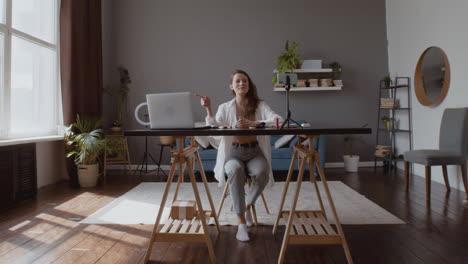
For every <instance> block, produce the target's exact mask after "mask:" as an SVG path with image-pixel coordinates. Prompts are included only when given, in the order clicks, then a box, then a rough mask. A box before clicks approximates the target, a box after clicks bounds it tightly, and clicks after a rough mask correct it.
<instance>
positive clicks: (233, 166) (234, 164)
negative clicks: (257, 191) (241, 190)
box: [224, 159, 245, 177]
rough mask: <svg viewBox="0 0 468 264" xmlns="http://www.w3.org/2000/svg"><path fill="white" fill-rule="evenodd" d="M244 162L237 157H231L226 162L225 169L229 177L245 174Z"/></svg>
mask: <svg viewBox="0 0 468 264" xmlns="http://www.w3.org/2000/svg"><path fill="white" fill-rule="evenodd" d="M244 170H245V167H244V163H243V162H242V161H240V160H237V159H230V160H228V161H226V163H225V164H224V171H225V172H226V174H227V175H228V177H232V176H241V175H244V174H245V173H244Z"/></svg>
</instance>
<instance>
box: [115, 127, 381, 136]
mask: <svg viewBox="0 0 468 264" xmlns="http://www.w3.org/2000/svg"><path fill="white" fill-rule="evenodd" d="M371 133H372V130H371V129H370V128H351V127H341V128H340V127H337V128H333V127H323V128H283V129H278V128H253V129H241V128H209V129H206V128H204V129H198V128H194V129H134V130H126V131H124V135H125V136H248V135H331V134H335V135H336V134H371Z"/></svg>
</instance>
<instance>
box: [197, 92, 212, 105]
mask: <svg viewBox="0 0 468 264" xmlns="http://www.w3.org/2000/svg"><path fill="white" fill-rule="evenodd" d="M195 96H196V97H198V98H200V104H201V105H202V106H203V107H205V108H211V100H210V97H208V96H203V95H199V94H197V93H196V94H195Z"/></svg>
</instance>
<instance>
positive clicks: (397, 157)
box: [374, 76, 413, 168]
mask: <svg viewBox="0 0 468 264" xmlns="http://www.w3.org/2000/svg"><path fill="white" fill-rule="evenodd" d="M404 88H406V91H405V90H404ZM401 89H403V90H401ZM397 90H399V91H401V92H398V96H397ZM410 95H411V88H410V78H409V77H397V78H395V83H393V81H392V79H391V78H390V77H389V76H385V77H384V78H382V80H381V81H380V86H379V102H378V114H377V122H378V126H377V133H376V152H375V159H374V161H375V163H374V166H375V167H376V166H377V160H383V161H384V164H385V163H386V164H387V165H389V166H391V167H393V168H396V167H397V166H396V163H397V162H398V161H403V160H404V157H403V155H402V154H401V153H402V152H403V151H400V150H399V149H397V144H396V141H397V134H398V135H400V136H398V137H399V138H400V137H401V136H402V137H406V135H408V141H407V142H408V149H405V150H404V151H406V150H412V149H413V141H412V135H413V133H412V116H411V98H410ZM401 96H403V97H406V99H407V103H406V104H403V105H400V104H399V99H402V97H401ZM397 97H398V99H397ZM387 110H388V111H387ZM399 118H403V119H402V120H407V123H406V122H404V123H405V126H404V127H400V126H399V125H400V124H399V123H400V122H399V121H400V120H398V119H399ZM399 147H401V148H404V145H401V146H399Z"/></svg>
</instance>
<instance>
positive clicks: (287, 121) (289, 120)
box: [281, 75, 301, 128]
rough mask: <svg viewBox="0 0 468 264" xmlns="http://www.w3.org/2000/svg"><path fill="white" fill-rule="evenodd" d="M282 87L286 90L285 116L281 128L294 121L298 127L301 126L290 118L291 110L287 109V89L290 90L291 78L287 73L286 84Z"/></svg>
mask: <svg viewBox="0 0 468 264" xmlns="http://www.w3.org/2000/svg"><path fill="white" fill-rule="evenodd" d="M284 89H285V90H286V111H287V118H286V119H285V120H284V122H283V124H281V128H284V126H285V125H286V124H288V128H289V123H291V122H292V123H295V124H296V125H298V126H299V127H300V126H301V125H300V124H299V123H298V122H296V121H294V120H293V119H292V118H291V110H289V90H291V79H290V78H289V75H286V85H285V86H284Z"/></svg>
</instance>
